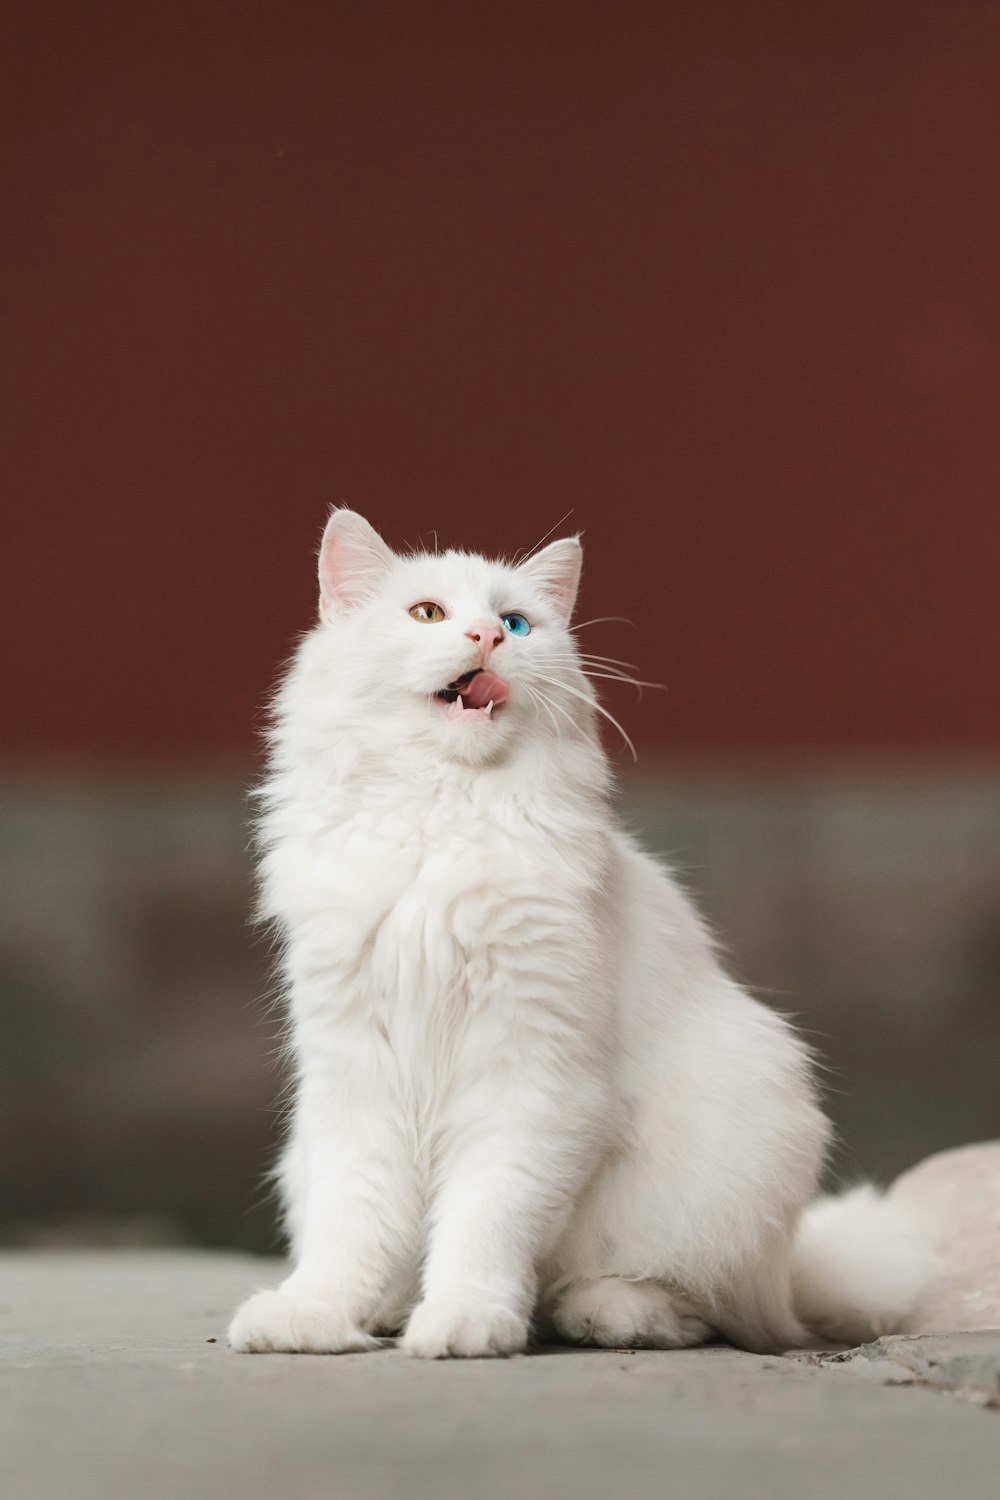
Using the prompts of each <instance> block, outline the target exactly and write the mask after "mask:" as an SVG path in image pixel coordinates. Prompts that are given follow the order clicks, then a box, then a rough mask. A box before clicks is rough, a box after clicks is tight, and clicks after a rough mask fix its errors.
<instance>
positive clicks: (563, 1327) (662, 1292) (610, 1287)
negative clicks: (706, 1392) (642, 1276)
mask: <svg viewBox="0 0 1000 1500" xmlns="http://www.w3.org/2000/svg"><path fill="white" fill-rule="evenodd" d="M549 1317H550V1319H551V1321H552V1324H553V1326H554V1327H555V1329H556V1331H557V1332H558V1333H559V1334H560V1335H561V1337H562V1338H564V1339H567V1340H569V1342H570V1343H574V1344H596V1345H598V1346H599V1347H601V1348H611V1349H618V1348H622V1349H686V1348H689V1347H690V1345H692V1344H701V1343H704V1341H705V1340H706V1339H707V1338H709V1337H710V1336H711V1333H712V1330H711V1327H710V1326H709V1324H708V1323H706V1321H705V1320H704V1318H702V1317H700V1316H699V1314H698V1313H697V1312H696V1311H695V1309H694V1308H693V1307H692V1306H691V1304H690V1303H689V1302H688V1301H686V1299H685V1298H684V1297H683V1296H681V1295H680V1294H679V1293H678V1292H675V1291H672V1290H668V1288H667V1287H666V1286H663V1285H662V1284H661V1283H660V1282H658V1281H630V1280H627V1279H626V1278H625V1277H623V1276H597V1277H594V1278H592V1279H589V1280H585V1281H577V1282H574V1283H573V1284H572V1285H571V1286H569V1287H567V1288H566V1290H565V1291H563V1292H560V1293H559V1294H558V1295H557V1296H556V1298H555V1300H554V1303H553V1305H552V1307H551V1308H550V1310H549Z"/></svg>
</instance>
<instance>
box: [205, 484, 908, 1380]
mask: <svg viewBox="0 0 1000 1500" xmlns="http://www.w3.org/2000/svg"><path fill="white" fill-rule="evenodd" d="M581 556H582V554H581V548H580V544H579V542H578V540H576V539H567V540H561V541H556V542H553V543H551V544H550V545H548V546H546V547H543V548H542V549H541V550H540V551H538V552H536V553H535V554H534V555H531V556H529V557H527V558H526V559H525V560H523V561H522V562H520V563H518V564H516V565H515V564H510V563H505V562H492V561H487V560H486V559H484V558H482V557H478V556H474V555H469V554H465V553H460V552H447V553H444V554H441V555H437V554H434V555H426V554H418V555H413V556H398V555H396V554H394V553H393V552H392V551H391V550H390V549H389V548H388V547H387V546H386V544H385V543H384V542H383V541H382V539H381V538H380V537H379V536H378V535H377V534H376V532H374V531H373V530H372V528H371V527H370V526H369V525H368V523H367V522H366V521H364V520H363V519H362V518H361V517H360V516H358V515H356V514H354V513H353V512H351V511H349V510H337V511H335V512H334V513H333V515H332V516H331V518H330V521H329V524H328V525H327V528H326V532H325V534H324V537H323V542H322V548H321V554H320V569H319V574H320V595H321V597H320V620H319V623H318V624H317V625H316V627H315V629H314V630H312V631H311V632H310V634H309V635H307V636H306V637H305V639H304V640H303V642H302V644H301V646H300V648H299V650H298V652H297V655H296V658H295V661H294V663H293V665H292V667H291V670H290V671H289V673H288V676H287V678H286V680H285V682H284V685H283V686H282V688H281V690H280V692H279V694H278V697H277V702H276V705H275V713H274V727H273V731H272V736H271V743H272V751H271V763H270V774H269V777H268V780H267V782H266V784H265V786H264V788H263V792H262V796H263V800H264V807H265V812H264V815H263V820H262V843H263V855H262V864H261V876H262V892H263V894H262V910H263V914H264V915H265V916H266V917H267V918H269V919H271V920H272V921H274V922H275V923H276V924H277V926H278V928H279V930H280V933H281V935H282V938H283V943H284V950H283V951H284V957H283V965H282V972H283V978H284V984H285V988H286V992H287V1000H288V1012H289V1032H288V1040H289V1048H290V1052H291V1056H292V1060H293V1064H294V1102H293V1107H292V1116H291V1126H290V1131H289V1136H288V1141H287V1145H286V1147H285V1150H284V1154H283V1156H282V1160H281V1165H280V1169H279V1182H280V1187H281V1193H282V1197H283V1201H284V1206H285V1212H286V1222H287V1229H288V1233H289V1235H290V1239H291V1246H292V1257H293V1269H292V1271H291V1274H290V1275H289V1276H288V1278H287V1280H285V1281H284V1282H283V1284H282V1285H281V1286H280V1287H279V1288H278V1289H277V1290H274V1291H262V1292H258V1293H257V1294H256V1295H255V1296H253V1297H251V1298H250V1299H249V1300H248V1301H247V1302H246V1303H244V1305H243V1306H242V1307H241V1308H240V1309H239V1311H238V1312H237V1313H236V1316H235V1318H234V1319H233V1322H232V1325H231V1328H230V1332H229V1337H230V1340H231V1343H232V1345H233V1347H234V1348H236V1349H239V1350H256V1351H263V1350H311V1351H315V1352H330V1353H336V1352H339V1351H344V1350H360V1349H368V1348H371V1347H373V1346H374V1345H375V1344H376V1342H377V1338H378V1336H379V1335H380V1334H388V1333H395V1332H401V1333H402V1347H403V1348H404V1349H405V1350H406V1351H407V1352H408V1353H410V1354H414V1355H419V1356H425V1357H438V1356H446V1355H502V1354H512V1353H514V1352H516V1351H518V1350H521V1349H523V1348H524V1347H525V1345H526V1343H527V1341H528V1337H529V1331H530V1330H531V1328H532V1325H533V1324H534V1326H535V1327H536V1328H538V1329H539V1330H541V1331H543V1332H552V1331H554V1332H555V1333H556V1334H557V1335H558V1336H561V1337H562V1338H565V1339H569V1340H572V1341H578V1342H581V1343H589V1344H599V1345H612V1346H619V1345H647V1346H655V1347H658V1348H675V1347H680V1346H684V1345H689V1344H695V1343H698V1342H701V1341H702V1340H704V1339H706V1338H709V1337H711V1336H713V1335H715V1334H721V1335H723V1336H724V1337H725V1338H727V1339H730V1340H732V1341H733V1342H734V1343H737V1344H740V1345H742V1346H744V1347H746V1348H750V1349H767V1348H772V1347H782V1346H790V1345H800V1344H803V1343H805V1342H807V1341H808V1340H809V1339H810V1337H811V1335H813V1334H817V1333H818V1334H820V1335H822V1336H825V1337H827V1338H829V1337H841V1338H845V1339H849V1340H856V1339H860V1338H864V1337H867V1336H870V1335H871V1334H872V1333H873V1332H875V1331H877V1330H878V1331H886V1330H888V1329H891V1328H892V1327H894V1326H897V1325H898V1324H899V1322H900V1320H901V1319H902V1318H903V1316H904V1315H905V1312H906V1310H907V1308H908V1307H909V1306H910V1304H911V1303H912V1301H913V1298H914V1297H915V1295H916V1291H917V1288H918V1285H919V1283H920V1281H921V1279H922V1277H923V1274H924V1270H925V1262H924V1253H923V1251H922V1250H921V1249H920V1247H919V1246H917V1245H913V1244H911V1243H910V1241H909V1239H908V1237H907V1234H906V1228H905V1225H904V1224H903V1223H902V1222H901V1221H900V1220H899V1218H898V1216H897V1215H895V1213H894V1211H893V1210H892V1209H891V1207H890V1205H888V1204H887V1203H884V1202H883V1201H882V1200H880V1199H878V1198H877V1197H876V1196H875V1195H874V1194H872V1193H871V1192H870V1191H867V1192H866V1191H863V1192H862V1193H861V1194H860V1195H857V1194H855V1195H852V1196H849V1197H848V1198H847V1199H844V1200H832V1201H831V1200H827V1201H825V1202H823V1203H821V1204H819V1205H817V1206H816V1208H814V1210H813V1217H812V1218H811V1219H810V1217H809V1215H808V1214H807V1215H806V1220H805V1227H804V1228H803V1227H802V1215H803V1211H804V1210H805V1209H806V1208H807V1205H809V1204H810V1202H811V1200H812V1199H813V1198H814V1196H815V1193H816V1188H817V1181H818V1178H819V1174H820V1170H821V1167H822V1163H823V1159H824V1153H825V1150H826V1146H827V1142H828V1138H829V1127H828V1124H827V1121H826V1119H825V1117H824V1115H823V1114H822V1112H821V1110H820V1108H819V1105H818V1103H817V1100H816V1095H815V1089H814V1085H813V1080H812V1076H811V1068H810V1060H809V1055H808V1053H807V1050H806V1048H805V1046H804V1045H803V1043H802V1042H801V1041H800V1040H799V1038H798V1037H797V1036H796V1034H795V1032H794V1031H793V1030H792V1028H791V1027H790V1026H789V1025H788V1023H787V1022H786V1021H784V1020H783V1019H781V1018H780V1017H779V1016H777V1015H776V1014H774V1013H773V1012H772V1011H770V1010H768V1009H766V1008H765V1007H764V1006H762V1005H760V1004H758V1003H757V1002H756V1001H755V1000H753V999H752V998H751V997H750V996H749V995H747V994H746V993H745V992H744V991H743V990H742V989H740V987H739V986H738V985H737V984H735V983H734V982H733V981H732V980H731V979H730V978H728V976H727V975H726V974H725V972H724V971H723V969H722V968H721V967H720V964H719V961H718V958H717V956H716V953H715V950H714V948H713V944H712V940H711V938H710V936H709V935H708V933H707V932H706V930H705V928H704V926H703V925H702V923H701V921H700V919H699V917H698V916H697V914H696V913H695V911H694V910H693V908H692V906H691V904H690V902H689V901H688V899H687V897H686V896H685V895H684V893H683V892H682V891H681V890H680V889H679V887H678V886H677V884H676V883H675V882H674V880H673V879H672V878H671V876H670V874H669V873H668V872H667V870H666V869H665V868H664V867H663V866H662V865H661V864H660V863H659V862H658V861H657V860H655V859H653V858H652V857H650V856H649V855H648V854H646V853H644V852H643V851H642V850H641V849H640V848H639V847H638V845H637V844H636V842H635V841H634V840H633V839H632V838H631V837H630V836H629V835H628V834H627V833H625V832H624V831H623V830H622V829H621V828H620V827H619V825H618V823H617V821H616V818H615V813H614V810H613V807H612V800H611V776H610V773H609V768H608V763H607V759H606V756H605V754H604V751H603V749H602V746H601V742H600V738H599V735H598V729H597V724H598V711H599V705H598V703H597V700H596V697H595V694H594V691H593V685H592V682H591V680H590V678H589V677H588V675H587V671H586V670H585V668H587V667H588V666H593V667H596V669H597V671H598V673H599V670H600V668H599V664H597V663H596V662H595V660H594V659H585V658H582V657H581V654H580V651H579V649H578V646H577V642H576V638H575V635H574V632H573V630H572V629H571V626H570V619H571V615H572V611H573V605H574V600H575V596H576V592H577V585H578V581H579V576H580V566H581ZM807 1325H808V1326H807Z"/></svg>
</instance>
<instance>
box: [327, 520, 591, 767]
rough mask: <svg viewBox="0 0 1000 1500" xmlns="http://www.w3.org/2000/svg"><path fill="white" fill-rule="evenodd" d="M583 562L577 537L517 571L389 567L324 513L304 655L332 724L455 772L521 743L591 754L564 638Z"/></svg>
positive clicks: (571, 645)
mask: <svg viewBox="0 0 1000 1500" xmlns="http://www.w3.org/2000/svg"><path fill="white" fill-rule="evenodd" d="M582 559H583V552H582V548H581V546H580V542H579V539H578V538H576V537H568V538H565V539H563V540H560V541H555V542H550V543H549V545H548V546H546V547H543V548H541V549H540V550H539V551H537V552H535V553H533V554H532V555H531V556H529V557H527V558H526V559H525V560H524V561H522V562H520V563H517V564H510V563H505V562H494V561H490V560H488V559H486V558H483V557H479V556H477V555H475V554H472V553H464V552H443V553H436V552H435V553H417V554H412V555H400V554H397V553H395V552H393V551H392V550H391V549H390V548H389V547H388V546H387V545H386V543H385V542H384V541H383V540H382V538H381V537H380V536H379V535H378V533H377V532H376V531H374V530H373V529H372V527H371V526H370V525H369V524H368V522H367V521H366V520H364V518H363V517H362V516H359V515H357V514H356V513H355V512H354V511H351V510H335V511H334V512H333V514H332V515H331V517H330V520H329V522H328V523H327V527H326V530H325V532H324V534H323V541H322V544H321V547H320V557H319V583H320V623H319V626H318V627H317V633H316V634H317V636H318V637H319V639H315V640H314V645H315V647H316V649H317V650H318V651H319V652H320V653H321V654H322V656H323V658H324V661H325V667H326V670H325V671H324V674H323V675H324V681H325V682H326V683H328V684H329V689H328V690H329V691H330V692H331V693H333V694H336V695H337V698H338V717H339V719H340V721H341V722H345V723H349V724H350V725H351V726H353V728H354V730H355V731H356V732H357V733H359V734H361V735H363V736H366V737H370V738H371V740H372V741H373V742H379V743H381V744H383V745H385V746H386V748H387V749H388V750H389V752H390V753H392V750H393V749H394V748H395V749H398V750H399V751H400V752H403V751H408V752H412V751H416V753H418V754H421V755H428V756H435V757H438V758H444V759H448V760H455V761H460V762H463V763H465V764H467V765H482V764H485V763H489V762H492V761H495V760H498V759H501V758H505V757H508V756H509V755H510V754H511V753H513V752H515V751H516V750H517V749H518V747H519V746H521V745H525V744H528V745H531V746H534V747H536V748H540V747H542V746H543V744H550V743H551V744H558V743H559V742H561V741H566V740H574V741H576V742H577V743H579V742H580V740H581V739H586V740H589V741H591V742H593V741H594V740H595V739H596V730H595V728H594V709H593V695H592V691H591V688H590V684H589V683H588V681H587V679H586V677H585V676H584V675H583V672H582V671H581V669H580V663H579V659H578V655H577V651H576V646H575V642H574V636H573V634H572V631H571V629H570V618H571V615H572V612H573V605H574V603H575V600H576V593H577V587H578V585H579V581H580V568H581V563H582Z"/></svg>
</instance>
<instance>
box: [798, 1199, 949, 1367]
mask: <svg viewBox="0 0 1000 1500" xmlns="http://www.w3.org/2000/svg"><path fill="white" fill-rule="evenodd" d="M934 1271H935V1257H934V1254H933V1251H932V1249H931V1246H930V1245H929V1244H928V1243H927V1241H926V1239H925V1238H924V1237H923V1236H922V1235H921V1234H920V1233H919V1232H918V1231H917V1229H916V1228H915V1227H914V1226H913V1225H912V1224H911V1223H910V1221H909V1220H908V1219H907V1217H906V1215H905V1214H904V1213H903V1212H902V1211H901V1210H900V1209H899V1208H897V1207H896V1205H895V1204H894V1203H891V1202H889V1201H888V1200H887V1199H886V1198H884V1197H883V1196H882V1195H881V1193H879V1192H877V1191H876V1189H875V1188H873V1187H858V1188H854V1189H853V1190H852V1191H851V1192H849V1193H844V1194H843V1195H842V1196H840V1197H836V1198H820V1199H818V1201H817V1202H816V1203H814V1204H812V1206H811V1207H810V1208H808V1209H807V1210H806V1212H805V1213H804V1215H803V1216H802V1222H801V1224H800V1225H799V1231H798V1236H797V1238H796V1242H795V1252H794V1260H793V1268H792V1287H793V1293H794V1298H795V1310H796V1312H797V1313H798V1315H799V1317H800V1318H801V1319H802V1321H803V1322H804V1323H806V1324H807V1325H808V1326H809V1327H810V1328H811V1329H812V1330H813V1331H814V1332H815V1333H817V1334H819V1335H820V1336H821V1337H822V1338H826V1339H830V1340H831V1341H833V1342H836V1343H843V1344H861V1343H864V1342H865V1341H866V1340H868V1339H872V1338H878V1337H879V1336H880V1335H881V1334H884V1333H905V1332H906V1331H907V1324H908V1321H909V1320H910V1318H912V1316H913V1314H914V1312H915V1311H916V1309H917V1306H918V1304H919V1302H920V1300H921V1297H922V1295H923V1293H924V1292H925V1291H926V1290H927V1288H928V1286H929V1285H930V1282H931V1280H932V1278H933V1276H934Z"/></svg>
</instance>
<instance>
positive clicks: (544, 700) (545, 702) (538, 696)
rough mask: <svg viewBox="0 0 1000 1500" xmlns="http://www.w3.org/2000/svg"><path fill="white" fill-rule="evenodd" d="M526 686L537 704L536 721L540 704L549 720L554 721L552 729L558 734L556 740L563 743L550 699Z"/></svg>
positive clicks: (525, 684)
mask: <svg viewBox="0 0 1000 1500" xmlns="http://www.w3.org/2000/svg"><path fill="white" fill-rule="evenodd" d="M524 686H525V687H526V688H527V689H528V692H529V693H530V694H531V697H532V698H533V700H534V702H535V718H536V719H537V718H538V704H539V703H540V704H541V705H542V707H543V708H544V710H545V712H546V713H547V714H548V716H549V718H550V719H551V720H552V727H553V729H554V730H555V732H556V739H557V740H559V741H560V742H561V741H562V730H561V729H560V728H559V721H558V719H557V718H556V717H555V715H554V714H553V712H552V708H551V707H550V706H549V702H548V699H547V698H546V697H545V695H544V694H543V693H539V692H537V691H536V690H535V689H534V688H532V687H529V686H528V684H527V683H524Z"/></svg>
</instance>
